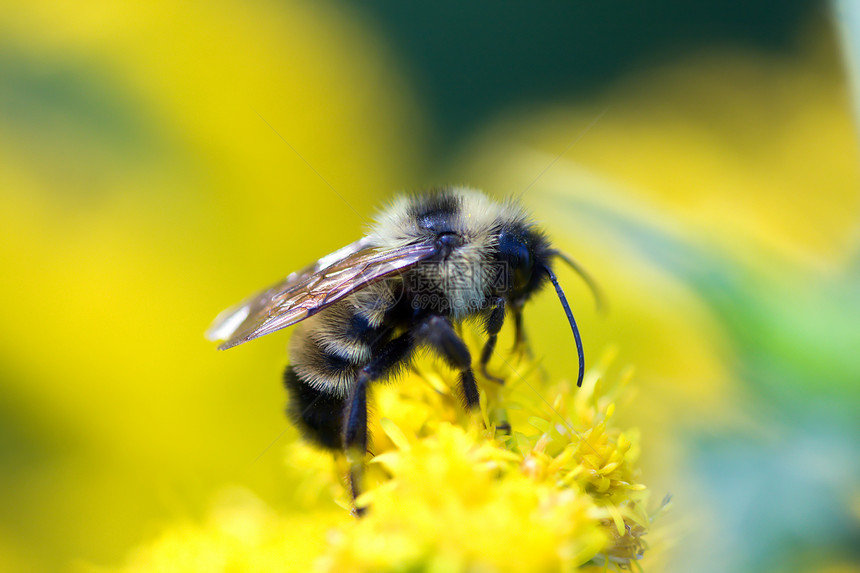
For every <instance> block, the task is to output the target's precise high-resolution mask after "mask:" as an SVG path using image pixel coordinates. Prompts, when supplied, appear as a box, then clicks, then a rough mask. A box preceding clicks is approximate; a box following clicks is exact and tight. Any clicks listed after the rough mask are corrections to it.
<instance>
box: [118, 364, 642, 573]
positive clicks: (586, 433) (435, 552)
mask: <svg viewBox="0 0 860 573" xmlns="http://www.w3.org/2000/svg"><path fill="white" fill-rule="evenodd" d="M499 361H500V362H501V361H502V359H501V358H499ZM505 366H506V370H507V371H506V372H504V373H503V375H504V376H505V379H506V382H505V383H504V384H496V383H490V382H487V383H485V384H483V385H482V388H481V406H482V407H481V411H480V412H475V413H472V414H470V413H467V412H465V411H464V410H463V408H462V406H461V405H460V401H459V398H458V396H457V392H456V389H455V384H454V381H456V379H457V378H456V376H455V375H454V374H453V373H451V372H450V371H449V370H447V368H446V367H445V366H443V365H441V364H438V363H435V362H431V361H429V360H426V361H419V364H418V365H417V366H416V367H415V368H414V369H413V370H411V371H410V373H409V374H408V375H407V376H406V379H405V380H400V381H399V382H398V383H396V384H389V385H383V386H380V387H378V388H377V389H376V392H375V396H374V402H375V404H376V408H375V411H376V412H377V413H378V415H373V416H371V419H372V425H371V434H372V436H373V444H372V446H371V450H372V453H369V454H368V459H367V476H366V480H365V481H366V484H365V485H366V487H367V491H366V492H365V493H364V494H363V495H362V496H360V497H359V499H358V500H357V503H358V504H359V505H361V506H364V507H366V508H367V512H366V513H365V516H364V517H363V518H361V519H354V518H352V517H349V515H348V513H347V511H343V512H341V513H340V514H339V515H338V514H337V513H333V512H332V511H331V507H332V505H331V503H330V501H328V502H325V501H320V500H324V499H325V498H326V496H328V499H329V500H330V499H331V493H330V492H331V491H332V489H333V487H336V486H337V484H336V481H337V479H336V477H334V475H335V472H327V471H325V469H324V468H325V467H329V468H330V467H332V465H331V460H330V458H327V457H326V456H324V455H322V454H320V453H318V452H315V451H313V450H312V449H311V448H310V447H308V446H305V445H303V444H293V445H291V446H290V448H289V454H288V459H289V466H290V467H291V468H292V470H291V471H293V472H298V473H299V474H300V475H299V477H298V478H296V476H290V479H293V480H294V481H296V483H297V484H298V485H297V487H296V491H297V492H299V493H300V494H301V497H302V499H303V501H301V502H297V505H301V506H303V507H304V508H306V510H305V511H299V512H293V513H288V514H287V515H281V516H279V515H278V513H277V512H275V511H273V510H272V509H270V508H267V507H265V505H264V504H262V502H259V501H257V500H256V499H254V498H253V497H252V496H250V494H247V493H245V494H241V495H239V496H238V497H237V496H236V495H235V492H234V495H233V496H232V501H230V503H227V504H226V505H225V504H223V503H222V504H221V507H219V508H218V509H217V510H216V511H215V512H213V515H212V517H210V519H209V521H208V522H207V523H206V524H204V525H203V526H189V525H183V526H181V527H176V528H174V529H173V530H171V531H169V532H167V533H166V534H165V535H164V536H163V537H162V539H160V540H158V541H157V542H156V543H154V544H153V545H152V546H151V547H148V548H144V549H142V550H140V551H138V552H137V553H136V554H135V555H133V557H132V559H131V560H130V561H129V562H128V563H127V565H126V568H125V569H124V570H125V571H135V570H151V569H152V568H153V567H155V568H157V569H158V570H162V571H188V570H201V571H202V570H207V571H211V570H213V568H212V567H213V566H214V567H215V569H214V570H220V571H227V570H229V571H232V570H236V571H240V570H255V571H284V570H303V571H306V570H308V569H309V568H311V567H313V568H315V569H317V570H319V571H326V572H339V573H340V572H380V571H432V572H443V571H444V572H461V571H462V572H467V571H469V572H471V571H498V572H504V571H573V570H578V571H589V570H592V571H605V570H607V569H612V570H618V569H631V568H635V569H641V567H640V565H639V559H640V558H641V557H642V556H643V553H644V551H645V549H646V546H645V543H644V540H643V539H642V537H643V535H644V534H645V533H646V532H647V531H648V527H649V523H650V519H649V516H648V515H647V514H646V512H645V509H644V503H645V501H646V493H647V492H646V490H645V488H644V486H643V485H641V484H640V483H639V482H638V471H637V469H636V465H635V462H636V459H637V456H638V446H637V442H638V440H637V436H636V434H635V433H633V432H624V431H621V430H620V429H618V428H616V427H615V426H614V425H613V424H612V418H613V413H614V411H615V403H616V400H617V399H618V398H619V397H620V396H621V395H622V393H623V391H624V387H625V385H626V383H627V381H628V380H629V378H630V374H629V373H627V374H625V375H621V376H620V377H619V379H618V382H617V383H615V384H612V385H607V384H606V381H605V380H603V379H602V377H601V375H600V372H603V371H605V366H604V367H597V368H594V369H592V371H591V372H590V373H589V374H588V375H587V376H586V379H585V382H584V384H583V387H582V388H576V387H575V386H573V385H572V384H571V383H569V382H559V383H554V384H551V383H548V382H547V381H546V376H545V375H544V373H543V372H542V371H541V370H540V368H539V367H538V366H537V364H536V363H535V362H534V361H532V360H530V359H527V358H521V359H519V360H516V361H514V362H513V363H507V362H506V364H505ZM345 464H346V461H345V460H344V459H339V460H337V464H335V467H336V468H338V471H340V472H342V473H345ZM341 491H343V493H342V494H341V495H342V498H341V499H340V504H341V505H342V506H343V507H344V508H345V509H350V506H351V502H350V500H348V498H347V497H346V493H345V490H341ZM237 500H238V501H237Z"/></svg>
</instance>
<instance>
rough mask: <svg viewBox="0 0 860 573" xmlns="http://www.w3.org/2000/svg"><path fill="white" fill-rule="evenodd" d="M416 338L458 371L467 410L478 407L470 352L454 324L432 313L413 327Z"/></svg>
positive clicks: (476, 388) (476, 387)
mask: <svg viewBox="0 0 860 573" xmlns="http://www.w3.org/2000/svg"><path fill="white" fill-rule="evenodd" d="M415 336H416V338H417V339H419V340H421V341H422V342H424V343H426V344H427V345H429V346H431V347H432V348H433V349H434V350H435V351H436V352H438V353H439V355H440V356H442V358H444V359H445V361H446V362H448V364H450V365H451V367H452V368H454V369H456V370H459V371H460V390H461V392H462V396H461V398H462V400H463V404H464V405H465V407H466V409H467V410H472V409H474V408H477V407H478V401H479V395H478V385H477V383H476V382H475V373H474V372H473V371H472V354H471V353H470V352H469V347H467V346H466V343H465V342H463V339H462V338H460V336H459V335H458V334H457V331H456V330H455V329H454V325H453V324H451V321H450V320H448V319H447V318H445V317H442V316H439V315H432V316H429V317H428V318H426V319H424V320H423V321H422V322H421V323H420V324H419V325H418V327H417V328H416V329H415Z"/></svg>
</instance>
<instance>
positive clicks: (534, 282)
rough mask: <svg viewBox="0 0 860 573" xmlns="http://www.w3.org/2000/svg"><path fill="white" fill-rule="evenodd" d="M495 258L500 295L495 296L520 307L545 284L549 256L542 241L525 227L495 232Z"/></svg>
mask: <svg viewBox="0 0 860 573" xmlns="http://www.w3.org/2000/svg"><path fill="white" fill-rule="evenodd" d="M498 249H499V250H498V258H499V261H498V262H499V263H500V266H501V269H500V270H501V273H502V274H501V277H500V278H501V279H502V281H501V282H502V283H503V284H504V287H503V289H501V290H503V292H500V293H499V294H500V295H502V296H503V297H505V298H506V299H508V300H510V301H512V302H514V303H515V304H522V303H523V302H525V301H526V299H528V297H529V296H531V295H532V294H533V293H534V292H536V291H537V290H538V289H539V288H540V287H541V286H542V285H543V284H544V282H545V281H546V279H547V278H548V275H547V273H546V269H547V268H549V264H550V259H551V258H552V255H553V252H552V250H551V249H550V247H549V243H548V241H547V240H546V238H545V237H544V236H543V235H542V234H541V233H539V232H538V231H536V230H535V229H534V228H532V227H530V226H526V225H511V226H508V227H503V228H502V230H501V231H500V232H499V242H498Z"/></svg>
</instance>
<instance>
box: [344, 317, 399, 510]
mask: <svg viewBox="0 0 860 573" xmlns="http://www.w3.org/2000/svg"><path fill="white" fill-rule="evenodd" d="M413 348H414V343H413V341H412V339H411V337H409V336H408V335H405V334H404V335H402V336H398V337H397V338H395V339H393V340H391V341H389V342H387V343H385V344H384V345H382V346H381V347H380V348H378V349H374V358H373V359H372V360H371V361H370V362H369V363H367V364H366V365H365V366H364V367H363V368H361V370H359V371H358V376H357V377H356V380H355V384H353V387H352V391H351V392H350V396H349V399H348V401H347V407H346V410H345V411H344V439H343V443H344V449H345V451H346V458H347V461H348V462H349V466H350V468H349V485H350V489H351V493H352V499H353V502H354V501H355V499H356V498H357V497H358V496H359V495H361V491H362V489H363V488H362V480H363V477H364V457H365V454H366V453H367V387H368V386H369V385H370V383H371V382H373V381H374V380H376V379H378V378H381V377H383V376H384V375H385V374H386V373H388V372H389V371H390V370H391V369H392V368H395V367H397V366H398V365H399V364H402V363H403V361H405V360H407V359H408V358H409V355H410V353H411V352H412V349H413ZM363 513H364V508H361V507H357V506H356V507H355V514H356V515H358V516H361V515H362V514H363Z"/></svg>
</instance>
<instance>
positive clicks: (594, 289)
mask: <svg viewBox="0 0 860 573" xmlns="http://www.w3.org/2000/svg"><path fill="white" fill-rule="evenodd" d="M553 254H554V255H555V256H556V257H558V258H560V259H561V260H562V261H564V262H565V263H567V266H569V267H570V268H572V269H573V270H574V271H576V274H578V275H579V276H580V277H581V278H582V280H583V281H585V284H586V285H588V288H589V290H591V295H592V296H593V297H594V306H595V307H597V312H600V313H605V312H606V309H607V304H606V297H604V296H603V289H601V288H600V285H598V284H597V281H596V280H594V277H592V276H591V274H590V273H589V272H588V271H586V270H585V268H584V267H583V266H582V265H580V264H579V263H578V262H577V261H576V259H574V258H573V257H571V256H570V255H567V254H565V253H562V252H561V251H555V250H553Z"/></svg>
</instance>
